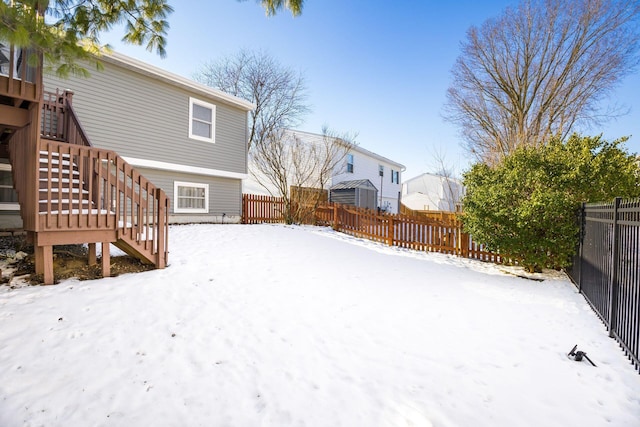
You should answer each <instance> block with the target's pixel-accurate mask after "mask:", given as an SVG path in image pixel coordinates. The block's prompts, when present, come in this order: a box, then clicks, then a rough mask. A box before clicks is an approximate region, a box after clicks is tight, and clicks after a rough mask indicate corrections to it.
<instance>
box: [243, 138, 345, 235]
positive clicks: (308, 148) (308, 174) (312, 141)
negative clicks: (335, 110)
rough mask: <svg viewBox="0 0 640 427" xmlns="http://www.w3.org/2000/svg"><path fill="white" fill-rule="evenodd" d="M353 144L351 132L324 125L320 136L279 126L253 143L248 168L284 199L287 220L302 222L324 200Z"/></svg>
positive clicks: (274, 193) (262, 182) (267, 187)
mask: <svg viewBox="0 0 640 427" xmlns="http://www.w3.org/2000/svg"><path fill="white" fill-rule="evenodd" d="M354 145H355V135H354V134H349V133H341V134H340V133H338V132H335V131H332V130H330V129H329V128H328V127H326V126H324V127H323V129H322V135H313V134H303V133H296V132H295V131H291V130H283V129H278V130H276V131H274V132H271V133H270V134H269V135H267V137H266V138H264V140H262V141H260V142H258V143H257V144H256V145H255V146H254V148H253V150H252V151H251V153H250V162H251V167H250V171H251V173H252V175H253V176H254V178H255V179H256V181H258V183H259V184H260V185H262V186H263V187H264V188H265V189H267V191H269V192H271V193H272V195H274V196H279V197H282V198H283V199H284V204H285V212H284V216H285V220H286V222H287V223H299V222H304V220H305V218H306V217H308V215H309V213H310V212H313V211H314V210H315V207H317V205H318V203H320V202H321V201H323V200H326V194H327V187H328V184H329V182H330V180H331V177H332V176H333V175H334V174H335V173H339V171H340V169H341V168H342V167H344V159H345V157H346V156H347V154H348V153H349V151H350V150H351V149H352V148H353V146H354ZM292 189H293V190H292Z"/></svg>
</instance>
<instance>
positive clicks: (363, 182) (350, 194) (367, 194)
mask: <svg viewBox="0 0 640 427" xmlns="http://www.w3.org/2000/svg"><path fill="white" fill-rule="evenodd" d="M329 199H330V201H332V202H335V203H342V204H344V205H353V206H357V207H360V208H367V209H376V208H377V206H378V204H377V200H378V189H377V188H376V186H375V185H373V184H372V183H371V181H369V180H368V179H358V180H355V181H342V182H339V183H337V184H336V185H334V186H333V187H331V190H330V196H329Z"/></svg>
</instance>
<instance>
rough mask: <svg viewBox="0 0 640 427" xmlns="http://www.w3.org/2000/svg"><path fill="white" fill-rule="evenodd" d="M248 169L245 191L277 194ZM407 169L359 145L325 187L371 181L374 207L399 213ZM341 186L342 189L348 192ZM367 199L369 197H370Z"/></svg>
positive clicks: (295, 134)
mask: <svg viewBox="0 0 640 427" xmlns="http://www.w3.org/2000/svg"><path fill="white" fill-rule="evenodd" d="M285 135H286V137H289V138H298V139H299V140H301V141H304V142H307V143H309V144H314V143H316V144H318V143H320V141H322V139H323V135H320V134H315V133H311V132H303V131H299V130H292V129H289V130H287V131H286V133H285ZM249 168H250V170H251V172H252V173H251V174H250V175H252V176H250V178H249V179H248V180H246V181H245V182H244V187H243V191H244V192H245V193H252V194H272V195H274V194H277V192H276V191H275V188H274V187H273V186H271V185H267V187H268V188H264V186H262V185H261V184H260V182H265V183H266V181H267V180H265V179H264V177H262V178H260V179H259V180H256V178H255V175H256V174H257V173H256V171H255V169H254V168H253V167H252V166H251V164H250V165H249ZM404 170H405V167H404V166H403V165H402V164H400V163H398V162H395V161H393V160H390V159H388V158H386V157H383V156H381V155H379V154H376V153H374V152H372V151H369V150H366V149H364V148H362V147H360V146H357V145H356V146H353V147H352V148H351V150H350V151H349V152H348V153H347V154H346V156H345V157H344V159H343V160H342V161H341V162H340V163H339V164H338V166H337V167H336V168H335V169H334V171H333V174H332V176H331V178H330V179H329V180H328V182H327V183H326V185H325V189H326V190H329V189H331V188H333V187H334V186H336V185H337V184H341V183H343V182H352V181H354V182H355V181H357V182H358V183H360V184H361V183H362V182H364V181H366V180H368V181H369V183H370V184H372V185H373V187H374V188H375V190H376V200H375V204H374V206H373V208H381V209H383V210H385V211H387V212H389V213H397V212H398V211H399V204H400V192H401V189H402V186H401V183H402V172H403V171H404ZM258 181H260V182H258ZM292 181H293V180H292ZM348 185H351V184H348ZM348 185H347V186H348ZM367 186H368V185H367ZM342 187H344V186H342ZM342 187H341V188H340V190H344V189H345V188H342ZM367 197H368V198H370V195H368V196H367ZM362 200H364V199H362ZM367 200H368V199H367ZM369 205H370V203H369V202H367V204H366V207H370V206H369ZM363 207H365V206H363Z"/></svg>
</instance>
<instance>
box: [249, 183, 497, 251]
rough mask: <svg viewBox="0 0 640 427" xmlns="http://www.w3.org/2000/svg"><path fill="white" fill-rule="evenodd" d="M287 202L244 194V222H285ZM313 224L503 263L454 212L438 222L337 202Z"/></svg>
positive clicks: (319, 209)
mask: <svg viewBox="0 0 640 427" xmlns="http://www.w3.org/2000/svg"><path fill="white" fill-rule="evenodd" d="M283 209H284V201H283V199H282V198H280V197H270V196H258V195H254V194H244V195H243V197H242V223H243V224H260V223H282V222H284V216H283V215H282V212H283ZM313 223H314V225H321V226H329V227H332V228H333V229H334V230H336V231H339V232H342V233H345V234H349V235H351V236H354V237H360V238H365V239H369V240H372V241H375V242H380V243H384V244H387V245H389V246H397V247H401V248H407V249H413V250H418V251H425V252H439V253H444V254H451V255H457V256H460V257H464V258H470V259H477V260H481V261H489V262H495V263H501V262H502V261H503V259H502V257H501V256H500V255H499V254H496V253H493V252H491V251H489V250H487V249H486V248H485V247H484V245H482V244H479V243H478V242H475V241H474V240H473V239H472V238H471V236H470V235H469V234H467V233H465V232H464V231H463V229H462V222H461V221H460V220H459V217H458V216H457V214H455V213H449V214H448V215H444V214H443V215H440V216H439V217H438V219H433V218H427V217H423V216H412V215H401V214H383V213H378V212H376V211H372V210H369V209H363V208H357V207H355V206H349V205H341V204H337V203H322V204H320V205H319V206H318V207H317V208H316V211H315V216H314V220H313Z"/></svg>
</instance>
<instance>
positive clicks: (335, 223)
mask: <svg viewBox="0 0 640 427" xmlns="http://www.w3.org/2000/svg"><path fill="white" fill-rule="evenodd" d="M333 229H334V230H336V231H338V230H339V229H340V227H339V226H338V205H336V204H334V205H333Z"/></svg>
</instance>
